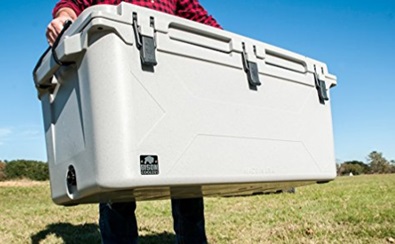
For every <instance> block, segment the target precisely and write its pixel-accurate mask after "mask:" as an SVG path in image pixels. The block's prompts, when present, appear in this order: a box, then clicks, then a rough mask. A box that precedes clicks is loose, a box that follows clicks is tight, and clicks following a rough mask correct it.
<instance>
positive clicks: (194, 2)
mask: <svg viewBox="0 0 395 244" xmlns="http://www.w3.org/2000/svg"><path fill="white" fill-rule="evenodd" d="M176 15H177V16H180V17H183V18H186V19H190V20H193V21H196V22H199V23H203V24H206V25H210V26H213V27H217V28H221V29H222V27H221V26H220V25H219V24H218V23H217V21H216V20H215V19H214V18H213V17H212V16H211V15H209V14H208V13H207V11H206V10H205V9H204V8H203V7H202V5H200V3H199V1H198V0H179V1H177V8H176Z"/></svg>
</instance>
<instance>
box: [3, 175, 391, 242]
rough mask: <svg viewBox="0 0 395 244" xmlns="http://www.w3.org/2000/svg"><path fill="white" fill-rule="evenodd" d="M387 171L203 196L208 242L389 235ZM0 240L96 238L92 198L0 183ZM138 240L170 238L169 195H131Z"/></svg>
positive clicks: (24, 183) (381, 239)
mask: <svg viewBox="0 0 395 244" xmlns="http://www.w3.org/2000/svg"><path fill="white" fill-rule="evenodd" d="M394 186H395V175H369V176H358V177H344V178H339V179H337V180H336V181H334V182H331V183H329V184H325V185H312V186H306V187H301V188H298V189H297V193H296V194H276V195H261V196H253V197H238V198H206V199H205V208H206V229H207V235H208V239H209V242H210V243H391V241H393V240H394V238H395V227H394V226H395V188H394ZM0 199H1V200H0V210H1V211H0V223H1V225H0V243H100V235H99V231H98V222H97V218H98V209H97V205H80V206H75V207H61V206H56V205H55V204H53V203H52V202H51V200H50V198H49V184H48V182H39V183H37V182H27V181H22V182H8V183H4V182H3V183H1V184H0ZM136 214H137V218H138V221H139V233H140V236H141V238H140V240H141V243H143V244H144V243H174V234H173V231H172V218H171V210H170V203H169V201H152V202H139V203H138V208H137V213H136Z"/></svg>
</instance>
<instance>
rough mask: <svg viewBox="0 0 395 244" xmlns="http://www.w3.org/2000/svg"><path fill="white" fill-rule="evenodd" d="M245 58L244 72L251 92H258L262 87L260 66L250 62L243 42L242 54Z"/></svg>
mask: <svg viewBox="0 0 395 244" xmlns="http://www.w3.org/2000/svg"><path fill="white" fill-rule="evenodd" d="M241 56H242V58H243V66H244V71H245V72H246V73H247V78H248V85H249V87H250V89H251V90H255V91H256V90H258V86H260V85H262V84H261V82H260V81H259V72H258V65H257V63H255V62H251V61H249V60H248V56H247V52H246V48H245V43H244V42H243V52H242V54H241Z"/></svg>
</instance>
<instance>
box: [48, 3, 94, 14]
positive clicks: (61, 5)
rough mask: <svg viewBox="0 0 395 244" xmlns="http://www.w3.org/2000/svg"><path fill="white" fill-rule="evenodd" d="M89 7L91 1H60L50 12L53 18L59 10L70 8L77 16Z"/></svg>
mask: <svg viewBox="0 0 395 244" xmlns="http://www.w3.org/2000/svg"><path fill="white" fill-rule="evenodd" d="M91 5H92V3H91V0H60V1H59V2H58V3H57V4H56V5H55V7H54V9H53V11H52V17H53V18H55V15H56V13H57V12H58V11H59V10H60V9H61V8H71V9H72V10H73V11H74V12H75V14H76V15H77V16H78V15H80V14H81V12H82V11H83V10H84V9H86V8H87V7H89V6H91Z"/></svg>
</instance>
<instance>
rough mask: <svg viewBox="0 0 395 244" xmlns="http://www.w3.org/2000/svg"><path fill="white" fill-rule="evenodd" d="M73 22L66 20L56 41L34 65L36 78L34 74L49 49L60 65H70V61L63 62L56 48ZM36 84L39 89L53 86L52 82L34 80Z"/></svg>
mask: <svg viewBox="0 0 395 244" xmlns="http://www.w3.org/2000/svg"><path fill="white" fill-rule="evenodd" d="M72 23H73V22H72V21H71V20H66V22H65V23H64V25H63V29H62V31H61V32H60V33H59V35H58V37H57V38H56V40H55V42H54V43H53V45H52V47H51V46H49V47H48V48H47V50H45V52H44V53H43V54H42V55H41V57H40V58H39V60H38V62H37V64H36V66H34V69H33V78H34V74H36V72H37V70H38V69H39V67H40V66H41V64H42V62H43V60H44V58H45V56H46V55H47V54H48V52H49V51H51V52H52V58H53V59H54V61H55V63H57V64H58V65H59V67H60V66H62V65H69V64H70V63H69V62H62V61H60V60H59V58H58V55H57V54H56V48H57V47H58V45H59V42H60V39H61V38H62V36H63V34H64V33H65V32H66V30H67V29H68V28H69V27H70V26H71V24H72ZM34 83H35V86H36V88H37V89H48V88H50V87H51V84H41V83H39V82H37V81H36V80H34Z"/></svg>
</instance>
